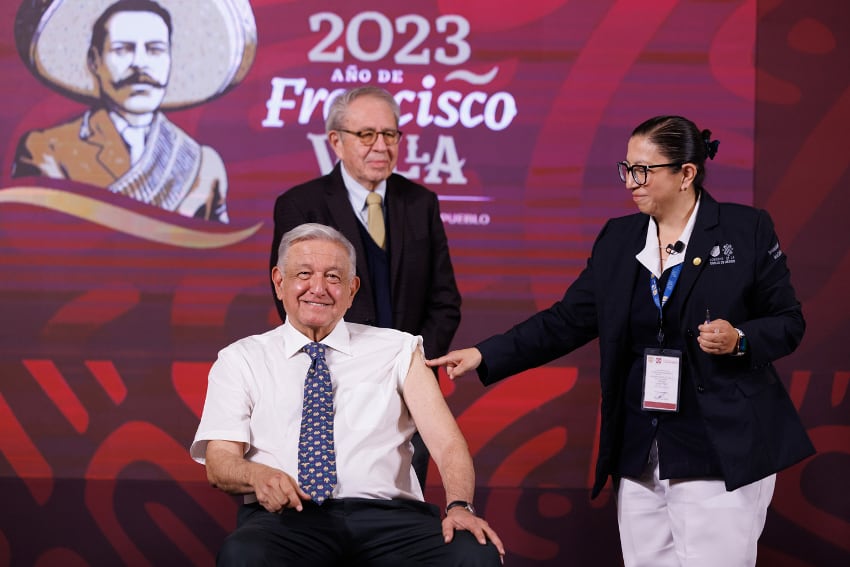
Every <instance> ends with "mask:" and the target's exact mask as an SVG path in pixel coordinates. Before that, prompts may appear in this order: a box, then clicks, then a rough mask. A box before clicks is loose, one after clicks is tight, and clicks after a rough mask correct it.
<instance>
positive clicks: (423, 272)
mask: <svg viewBox="0 0 850 567" xmlns="http://www.w3.org/2000/svg"><path fill="white" fill-rule="evenodd" d="M386 208H387V224H388V227H389V232H388V234H387V236H388V238H387V241H388V243H389V246H388V250H389V253H390V286H391V289H392V291H391V294H392V308H393V326H394V328H396V329H399V330H402V331H406V332H408V333H412V334H414V335H422V339H423V343H424V348H425V354H426V356H427V357H429V358H432V357H436V356H442V355H443V354H445V353H446V352H447V351H448V349H449V345H450V344H451V342H452V339H453V338H454V334H455V331H457V328H458V325H459V324H460V304H461V298H460V292H459V291H458V288H457V284H456V283H455V276H454V270H453V268H452V262H451V258H450V257H449V244H448V239H447V238H446V232H445V229H444V228H443V221H442V220H441V219H440V206H439V201H438V199H437V195H436V194H435V193H434V192H432V191H429V190H428V189H426V188H425V187H423V186H421V185H419V184H416V183H414V182H412V181H410V180H408V179H407V178H405V177H403V176H401V175H398V174H395V173H394V174H392V175H390V177H389V178H388V179H387V193H386ZM305 222H317V223H321V224H325V225H328V226H332V227H334V228H336V229H337V230H339V231H340V232H341V233H342V234H344V235H345V237H346V238H348V239H349V240H350V241H351V243H352V244H353V245H354V249H355V251H356V252H357V275H358V276H359V277H360V291H358V292H357V295H356V296H355V297H354V302H353V304H352V305H351V308H350V309H349V310H348V312H346V314H345V320H346V321H348V322H351V323H363V324H366V325H374V324H375V322H376V314H375V302H374V299H373V293H372V283H371V281H370V278H369V267H368V264H367V260H366V248H365V246H364V245H363V240H362V238H361V235H360V234H361V233H360V229H359V228H358V224H359V223H360V221H359V220H358V219H357V217H356V215H355V213H354V211H353V210H352V208H351V202H350V201H349V200H348V192H347V191H346V188H345V183H344V182H343V179H342V172H341V171H340V165H339V164H337V165H336V166H335V167H334V169H333V171H331V172H330V173H329V174H327V175H324V176H322V177H319V178H318V179H314V180H312V181H309V182H307V183H304V184H302V185H298V186H296V187H293V188H292V189H290V190H289V191H287V192H285V193H283V194H282V195H280V196H279V197H278V198H277V201H276V202H275V206H274V238H273V240H272V249H271V262H270V268H271V267H273V266H275V265H276V264H277V249H278V246H279V245H280V240H281V238H282V237H283V234H284V233H285V232H287V231H289V230H291V229H293V228H295V227H296V226H298V225H299V224H302V223H305ZM275 305H276V306H277V309H278V313H279V314H280V316H281V320H283V318H284V316H285V313H284V311H283V306H282V305H281V303H280V301H278V300H277V298H275Z"/></svg>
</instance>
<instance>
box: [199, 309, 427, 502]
mask: <svg viewBox="0 0 850 567" xmlns="http://www.w3.org/2000/svg"><path fill="white" fill-rule="evenodd" d="M309 342H310V339H308V338H307V337H305V336H304V335H302V334H301V333H299V332H298V331H297V330H296V329H295V328H294V327H293V326H291V325H290V324H289V323H288V322H286V323H284V324H283V325H281V326H279V327H277V328H276V329H273V330H271V331H268V332H267V333H264V334H262V335H254V336H250V337H246V338H244V339H241V340H239V341H236V342H235V343H233V344H231V345H230V346H227V347H225V348H224V349H222V350H221V351H220V352H219V355H218V360H216V362H215V364H214V365H213V367H212V369H211V370H210V374H209V384H208V386H207V397H206V401H205V403H204V411H203V415H202V416H201V423H200V425H199V426H198V431H197V433H196V434H195V440H194V442H193V443H192V447H191V449H190V454H191V456H192V458H193V459H195V460H196V461H197V462H199V463H201V464H204V462H205V453H206V447H207V442H208V441H211V440H217V439H218V440H226V441H236V442H241V443H244V444H245V446H246V447H248V450H247V452H246V454H245V458H246V459H247V460H249V461H252V462H256V463H263V464H265V465H268V466H271V467H274V468H277V469H280V470H282V471H284V472H286V473H287V474H289V475H290V476H291V477H293V478H294V479H295V480H296V481H297V479H298V437H299V434H300V427H301V405H302V400H303V389H304V378H305V376H306V374H307V370H308V369H309V367H310V357H309V356H308V355H307V354H306V353H305V352H303V351H301V348H302V347H303V346H304V345H306V344H307V343H309ZM321 342H322V343H323V344H325V345H326V346H327V347H328V349H327V354H326V360H327V362H328V368H329V369H330V372H331V381H332V383H333V393H334V408H335V415H334V443H335V449H336V456H337V486H336V488H335V490H334V492H333V497H334V498H346V497H359V498H405V499H411V500H420V501H421V500H422V499H423V497H422V490H421V489H420V487H419V481H418V480H417V478H416V473H415V472H414V471H413V468H412V467H411V458H412V455H413V447H412V445H411V443H410V439H411V437H412V435H413V433H414V431H415V429H416V427H415V424H414V423H413V419H412V418H411V416H410V412H409V411H408V409H407V406H406V405H405V403H404V400H403V399H402V396H401V393H402V387H403V385H404V381H405V379H406V378H407V373H408V369H409V368H410V361H411V357H412V356H413V353H414V352H415V351H416V350H420V351H421V350H422V338H421V337H418V336H413V335H410V334H408V333H404V332H401V331H396V330H394V329H381V328H377V327H371V326H367V325H358V324H354V323H345V322H344V321H340V322H339V323H338V324H337V326H336V327H335V328H334V330H333V331H332V332H331V333H330V334H329V335H328V336H327V337H325V338H324V340H322V341H321ZM250 499H253V495H251V498H250ZM248 500H249V499H247V498H246V501H248Z"/></svg>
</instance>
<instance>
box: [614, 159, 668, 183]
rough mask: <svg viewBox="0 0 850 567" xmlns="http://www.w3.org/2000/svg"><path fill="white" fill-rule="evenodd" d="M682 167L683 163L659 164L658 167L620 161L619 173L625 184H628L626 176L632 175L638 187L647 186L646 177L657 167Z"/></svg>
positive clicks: (618, 165)
mask: <svg viewBox="0 0 850 567" xmlns="http://www.w3.org/2000/svg"><path fill="white" fill-rule="evenodd" d="M680 165H682V164H681V163H659V164H657V165H629V162H626V161H618V162H617V173H619V174H620V181H622V182H623V183H625V182H626V174H627V173H631V174H632V179H634V180H635V183H637V184H638V185H645V184H646V176H647V172H648V171H649V170H650V169H654V168H656V167H679V166H680Z"/></svg>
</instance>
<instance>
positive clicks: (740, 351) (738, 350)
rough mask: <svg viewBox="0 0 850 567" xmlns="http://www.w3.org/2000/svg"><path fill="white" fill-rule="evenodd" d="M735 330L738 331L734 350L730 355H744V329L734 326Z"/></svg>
mask: <svg viewBox="0 0 850 567" xmlns="http://www.w3.org/2000/svg"><path fill="white" fill-rule="evenodd" d="M735 332H736V333H738V341H737V342H736V343H735V350H734V351H733V352H732V356H744V355H745V354H747V336H746V335H745V334H744V331H742V330H741V329H739V328H737V327H735Z"/></svg>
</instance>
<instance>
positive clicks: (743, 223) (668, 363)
mask: <svg viewBox="0 0 850 567" xmlns="http://www.w3.org/2000/svg"><path fill="white" fill-rule="evenodd" d="M710 136H711V132H710V131H708V130H703V131H700V130H699V129H698V128H697V127H696V125H694V123H693V122H691V121H690V120H687V119H685V118H682V117H679V116H659V117H655V118H652V119H650V120H647V121H646V122H644V123H642V124H641V125H639V126H638V127H637V128H635V130H634V131H633V132H632V135H631V137H630V139H629V143H628V151H627V156H626V160H625V161H623V162H620V163H618V164H617V167H618V170H619V173H620V178H621V179H622V181H623V182H624V183H625V184H626V188H627V189H628V190H629V191H630V193H631V196H632V200H633V201H634V203H635V205H636V206H637V208H638V210H639V211H640V212H639V213H636V214H633V215H629V216H626V217H621V218H615V219H611V220H609V221H608V223H607V224H606V225H605V226H604V227H603V229H602V231H601V232H600V233H599V235H598V237H597V238H596V242H595V243H594V245H593V250H592V253H591V256H590V258H589V260H588V262H587V267H586V268H585V269H584V270H583V271H582V273H581V274H580V275H579V277H578V278H577V279H576V281H575V282H573V284H572V285H570V287H569V288H568V289H567V291H566V293H565V294H564V297H563V298H562V299H561V300H560V301H559V302H557V303H555V304H554V305H553V306H552V307H550V308H549V309H546V310H544V311H541V312H539V313H537V314H535V315H533V316H532V317H530V318H529V319H527V320H526V321H524V322H522V323H520V324H518V325H516V326H515V327H513V328H512V329H511V330H509V331H507V332H506V333H503V334H500V335H495V336H493V337H490V338H488V339H486V340H484V341H482V342H481V343H479V344H478V345H476V346H475V347H473V348H468V349H463V350H458V351H453V352H450V353H449V354H447V355H446V356H444V357H441V358H438V359H435V360H431V361H429V364H430V365H432V366H437V365H445V366H446V367H447V371H448V374H449V376H450V377H451V378H455V377H458V376H461V375H462V374H464V373H465V372H466V371H467V370H471V369H476V368H477V370H478V374H479V377H480V378H481V381H482V382H483V383H484V384H485V385H490V384H493V383H494V382H497V381H499V380H501V379H503V378H506V377H508V376H512V375H514V374H517V373H519V372H521V371H523V370H527V369H529V368H533V367H536V366H539V365H542V364H545V363H547V362H550V361H552V360H554V359H556V358H558V357H560V356H563V355H565V354H567V353H569V352H572V351H573V350H575V349H577V348H578V347H580V346H582V345H584V344H586V343H588V342H590V341H591V340H593V339H595V338H598V339H599V351H600V378H601V386H602V388H601V393H602V404H601V412H602V425H601V432H600V445H599V457H598V460H597V463H596V478H595V483H594V486H593V491H592V496H593V497H595V496H596V495H598V494H599V492H600V490H601V489H602V487H603V486H604V485H605V483H606V482H607V479H608V477H609V476H610V477H612V478H613V480H614V486H615V489H616V490H617V516H618V522H619V525H620V539H621V544H622V548H623V558H624V562H625V565H626V567H631V566H636V565H647V566H650V565H651V566H653V567H658V566H666V565H670V566H673V565H688V566H694V565H706V566H709V565H710V566H715V565H724V566H733V565H754V564H755V559H756V548H757V541H758V538H759V536H760V534H761V531H762V529H763V527H764V520H765V516H766V513H767V507H768V505H769V503H770V500H771V498H772V494H773V488H774V482H775V473H776V472H777V471H779V470H782V469H784V468H786V467H789V466H791V465H793V464H794V463H797V462H799V461H800V460H802V459H804V458H806V457H807V456H809V455H811V454H813V453H814V448H813V446H812V444H811V441H810V440H809V438H808V436H807V434H806V430H805V428H804V427H803V425H802V424H801V422H800V419H799V416H798V414H797V411H796V410H795V408H794V406H793V404H792V403H791V400H790V398H789V397H788V394H787V392H786V391H785V388H784V386H783V385H782V382H781V381H780V379H779V376H778V374H777V372H776V370H775V368H774V366H773V361H774V360H776V359H778V358H780V357H782V356H785V355H787V354H789V353H791V352H792V351H793V350H794V349H795V348H796V347H797V345H798V344H799V343H800V340H801V339H802V337H803V332H804V329H805V321H804V319H803V314H802V310H801V306H800V303H799V301H798V300H797V298H796V296H795V293H794V289H793V287H792V286H791V280H790V274H789V271H788V267H787V265H786V260H785V256H784V254H783V252H782V250H781V248H780V246H779V241H778V239H777V236H776V233H775V231H774V228H773V223H772V221H771V219H770V216H769V215H768V213H767V212H765V211H762V210H757V209H754V208H752V207H747V206H743V205H738V204H730V203H718V202H717V201H715V200H714V199H713V198H712V197H711V195H709V194H708V192H707V191H706V190H705V189H704V188H703V181H704V179H705V162H706V158H711V159H713V158H714V154H715V152H716V151H717V147H718V143H717V141H711V137H710Z"/></svg>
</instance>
